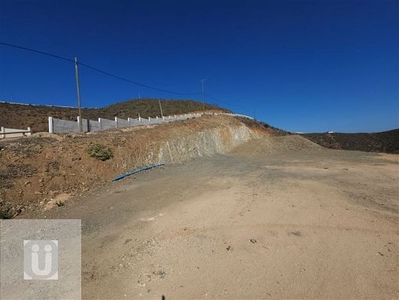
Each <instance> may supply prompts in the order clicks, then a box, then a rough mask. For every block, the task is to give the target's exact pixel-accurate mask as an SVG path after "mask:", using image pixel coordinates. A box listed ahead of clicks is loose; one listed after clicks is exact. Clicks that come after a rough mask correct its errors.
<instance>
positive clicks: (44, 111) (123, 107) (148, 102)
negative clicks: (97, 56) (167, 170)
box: [0, 99, 229, 132]
mask: <svg viewBox="0 0 399 300" xmlns="http://www.w3.org/2000/svg"><path fill="white" fill-rule="evenodd" d="M161 105H162V111H163V114H164V115H165V116H167V115H175V114H184V113H189V112H195V111H203V109H204V108H205V110H208V111H209V110H212V111H225V112H229V111H228V110H226V109H223V108H220V107H218V106H215V105H210V104H206V103H205V106H203V104H202V103H199V102H195V101H192V100H161ZM139 114H140V116H141V117H144V118H148V117H155V116H160V115H161V112H160V109H159V100H158V99H140V100H137V99H136V100H129V101H125V102H120V103H116V104H112V105H109V106H106V107H102V108H84V109H82V116H83V118H85V119H93V120H96V119H97V118H106V119H114V117H119V118H123V119H127V118H129V117H130V118H137V116H138V115H139ZM49 116H51V117H55V118H59V119H64V120H76V117H77V116H78V109H77V108H68V107H59V106H40V105H21V104H11V103H7V102H0V126H3V127H9V128H18V129H25V128H27V127H31V128H32V130H33V131H34V132H48V117H49Z"/></svg>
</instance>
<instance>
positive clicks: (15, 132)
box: [0, 127, 32, 139]
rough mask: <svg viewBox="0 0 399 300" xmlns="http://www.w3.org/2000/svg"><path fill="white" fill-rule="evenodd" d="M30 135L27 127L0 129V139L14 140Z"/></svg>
mask: <svg viewBox="0 0 399 300" xmlns="http://www.w3.org/2000/svg"><path fill="white" fill-rule="evenodd" d="M31 134H32V131H31V129H30V127H28V129H14V128H5V127H1V128H0V139H5V138H15V137H21V136H25V135H31Z"/></svg>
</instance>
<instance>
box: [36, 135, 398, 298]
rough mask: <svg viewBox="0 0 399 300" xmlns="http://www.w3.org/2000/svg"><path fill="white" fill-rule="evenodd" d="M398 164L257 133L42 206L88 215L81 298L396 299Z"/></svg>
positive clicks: (60, 213) (55, 213) (65, 214)
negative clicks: (221, 149)
mask: <svg viewBox="0 0 399 300" xmlns="http://www.w3.org/2000/svg"><path fill="white" fill-rule="evenodd" d="M398 170H399V161H398V157H397V156H396V157H395V156H389V155H385V156H382V155H378V154H370V153H362V152H349V151H339V150H306V149H305V150H301V151H283V152H279V153H276V152H275V153H268V154H265V153H263V152H262V142H261V141H257V142H254V143H253V144H248V145H246V146H245V147H242V148H241V149H237V151H235V153H234V154H231V155H228V156H221V155H220V156H215V157H213V158H201V159H197V160H194V161H191V162H187V163H185V164H179V165H168V166H166V167H165V168H161V169H157V170H153V171H150V172H147V173H142V174H140V175H137V176H136V177H135V178H128V179H125V180H122V181H120V182H118V183H114V184H112V185H109V186H107V187H106V188H104V189H102V190H97V191H95V192H93V193H91V194H88V195H86V196H84V197H83V198H76V199H73V200H71V201H68V202H66V205H65V206H62V207H57V208H55V209H54V210H52V211H49V212H46V213H45V215H46V217H47V218H82V222H83V257H82V260H83V262H82V263H83V265H82V271H83V298H84V299H124V298H125V299H133V298H134V299H136V298H139V299H140V298H142V299H149V298H151V299H161V296H162V295H164V296H165V298H166V299H177V298H178V299H194V298H196V299H199V298H204V299H220V298H237V299H238V298H240V299H244V298H246V299H249V298H251V299H255V298H257V299H260V298H262V299H265V298H266V299H268V298H273V299H283V298H284V299H287V298H290V299H309V298H313V299H315V298H318V299H332V298H334V299H338V298H341V299H350V298H351V299H355V298H358V299H377V298H378V299H397V298H398V297H399V289H398V279H399V277H398V276H399V271H398V216H399V215H398V213H399V211H398V199H399V193H398V182H399V174H398ZM43 216H44V215H41V216H40V217H43Z"/></svg>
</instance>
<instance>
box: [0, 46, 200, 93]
mask: <svg viewBox="0 0 399 300" xmlns="http://www.w3.org/2000/svg"><path fill="white" fill-rule="evenodd" d="M0 45H3V46H8V47H12V48H17V49H21V50H26V51H30V52H34V53H38V54H42V55H46V56H50V57H53V58H58V59H61V60H65V61H69V62H73V63H75V60H74V59H69V58H66V57H62V56H59V55H55V54H51V53H48V52H44V51H39V50H35V49H31V48H27V47H22V46H17V45H13V44H9V43H3V42H0ZM79 65H81V66H83V67H86V68H88V69H91V70H94V71H96V72H99V73H102V74H104V75H107V76H110V77H113V78H116V79H119V80H122V81H125V82H128V83H132V84H135V85H138V86H141V87H144V88H147V89H151V90H155V91H159V92H164V93H169V94H176V95H199V94H200V93H199V92H197V93H182V92H176V91H172V90H166V89H161V88H157V87H154V86H150V85H146V84H143V83H140V82H137V81H134V80H130V79H127V78H124V77H122V76H119V75H115V74H111V73H109V72H107V71H103V70H101V69H98V68H96V67H93V66H90V65H88V64H85V63H82V62H79Z"/></svg>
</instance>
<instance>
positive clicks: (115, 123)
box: [49, 113, 252, 133]
mask: <svg viewBox="0 0 399 300" xmlns="http://www.w3.org/2000/svg"><path fill="white" fill-rule="evenodd" d="M203 114H206V115H228V116H240V117H246V118H250V119H252V118H251V117H248V116H244V115H236V114H228V113H209V114H208V113H190V114H184V115H174V116H166V117H155V118H140V117H139V118H138V119H131V118H128V119H127V120H125V119H121V118H118V117H115V120H108V119H103V118H98V121H93V120H87V119H82V127H83V131H84V132H89V131H98V130H106V129H113V128H123V127H131V126H142V125H152V124H162V123H167V122H173V121H178V120H187V119H191V118H199V117H201V116H202V115H203ZM78 122H79V117H78V119H77V122H75V121H66V120H61V119H56V118H53V117H49V132H50V133H67V132H79V123H78Z"/></svg>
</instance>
